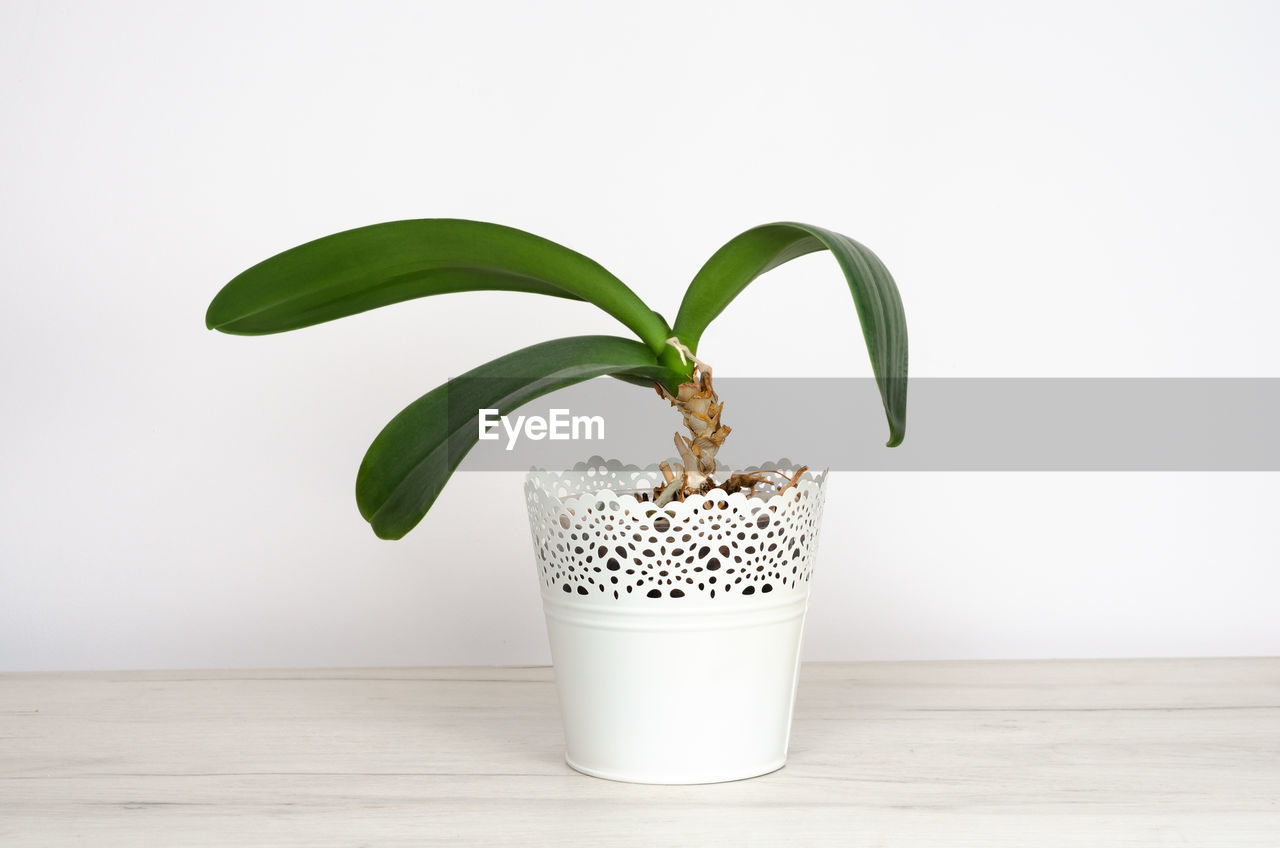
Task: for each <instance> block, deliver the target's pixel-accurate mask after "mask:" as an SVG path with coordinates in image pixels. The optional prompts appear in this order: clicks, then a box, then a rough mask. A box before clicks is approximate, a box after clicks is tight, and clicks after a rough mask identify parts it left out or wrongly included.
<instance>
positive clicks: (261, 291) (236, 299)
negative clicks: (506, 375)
mask: <svg viewBox="0 0 1280 848" xmlns="http://www.w3.org/2000/svg"><path fill="white" fill-rule="evenodd" d="M489 290H496V291H520V292H533V293H535V294H547V295H554V296H557V297H567V298H573V299H578V300H586V301H590V302H591V303H594V304H595V305H596V306H598V307H600V308H601V309H603V310H604V311H605V312H608V313H609V314H610V315H612V316H614V317H615V318H617V319H618V320H619V321H621V322H622V323H623V324H625V325H626V326H627V327H629V328H630V329H631V330H632V331H633V332H635V333H636V335H638V336H639V337H640V338H641V339H642V340H643V341H644V342H645V344H647V345H648V346H649V347H650V348H651V349H652V350H653V351H654V352H658V351H660V350H661V349H662V347H663V346H664V345H665V344H666V339H667V338H668V337H669V336H670V335H671V333H670V330H669V329H668V328H667V324H666V321H664V320H663V319H662V318H661V317H660V316H658V315H657V313H655V312H653V311H652V310H651V309H649V307H647V306H645V304H644V302H643V301H642V300H640V298H639V297H637V296H636V294H635V292H633V291H632V290H631V289H629V288H628V287H627V285H626V284H625V283H623V282H622V281H621V280H619V279H618V278H617V277H615V276H614V275H613V274H611V273H609V271H607V270H605V268H604V267H602V266H601V265H599V264H598V263H596V262H595V261H593V260H591V259H588V258H587V257H585V256H583V255H582V254H580V253H577V252H576V251H573V250H570V249H569V248H567V247H564V246H562V245H559V244H556V243H555V242H553V241H548V240H547V239H544V238H541V237H539V236H535V235H532V234H531V233H526V232H523V231H522V230H517V229H513V228H511V227H504V226H501V225H498V224H488V223H484V222H482V221H464V220H458V219H450V218H427V219H421V220H412V221H392V222H390V223H386V224H374V225H372V226H368V227H360V228H358V229H354V230H347V231H345V232H341V233H336V234H334V235H331V236H325V237H324V238H321V239H316V240H315V241H312V242H307V243H306V244H304V245H300V246H298V247H295V248H292V249H291V250H286V251H285V252H284V253H280V254H277V255H275V256H273V257H271V258H270V259H267V260H265V261H263V262H260V263H258V264H257V265H254V266H253V267H252V268H250V269H249V270H247V271H245V272H244V273H242V274H240V275H239V276H237V277H236V278H235V279H233V280H232V281H231V282H229V283H227V284H226V286H224V287H223V288H222V290H221V291H220V292H218V294H217V296H216V297H215V298H214V299H213V302H212V303H210V304H209V311H208V314H207V315H206V316H205V323H206V324H207V325H208V327H209V328H210V329H213V330H221V331H222V332H224V333H235V334H238V335H262V334H265V333H279V332H283V331H285V330H296V329H298V328H300V327H309V326H311V325H312V324H319V323H321V322H324V321H332V320H334V319H335V318H342V317H344V316H347V315H354V314H356V313H358V312H364V311H366V310H369V309H376V308H377V307H379V306H387V305H388V304H392V303H399V302H400V301H403V300H410V299H412V298H416V297H427V296H430V295H436V294H449V293H452V292H464V291H489Z"/></svg>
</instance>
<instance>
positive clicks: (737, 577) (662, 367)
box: [206, 219, 907, 783]
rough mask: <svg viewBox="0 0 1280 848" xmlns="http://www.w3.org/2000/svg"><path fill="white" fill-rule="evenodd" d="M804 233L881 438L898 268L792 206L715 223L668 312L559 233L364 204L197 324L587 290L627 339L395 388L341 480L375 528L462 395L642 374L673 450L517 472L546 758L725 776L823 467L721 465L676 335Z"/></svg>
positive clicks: (732, 773) (447, 465) (259, 327)
mask: <svg viewBox="0 0 1280 848" xmlns="http://www.w3.org/2000/svg"><path fill="white" fill-rule="evenodd" d="M819 250H829V251H831V252H832V253H833V254H834V256H835V259H836V261H837V263H838V264H839V267H840V269H841V271H842V272H843V273H844V277H845V280H846V282H847V283H848V285H849V290H850V292H851V293H852V295H853V300H854V304H855V306H856V308H857V315H858V319H859V322H860V324H861V327H862V332H863V336H864V338H865V340H866V343H867V350H868V353H869V354H870V357H871V366H872V370H873V372H874V374H875V378H876V382H877V385H878V388H879V391H880V395H881V399H882V401H883V404H884V410H885V414H886V417H887V419H888V424H889V441H888V445H889V446H890V447H893V446H895V445H897V444H899V443H900V442H901V441H902V438H903V433H904V428H905V418H906V396H907V331H906V323H905V318H904V315H903V309H902V301H901V298H900V296H899V294H898V290H897V286H896V285H895V284H894V282H893V278H892V277H891V276H890V275H889V272H888V271H887V270H886V269H885V267H884V265H883V264H882V263H881V262H880V260H879V259H878V258H877V257H876V256H875V255H874V254H873V253H872V252H871V251H870V250H868V249H867V248H865V247H863V246H862V245H860V244H858V243H857V242H855V241H853V240H852V239H850V238H848V237H846V236H843V235H840V234H838V233H834V232H831V231H829V230H824V229H821V228H818V227H813V226H808V225H804V224H795V223H775V224H766V225H764V226H761V227H756V228H754V229H751V230H748V231H746V232H744V233H742V234H741V235H739V236H737V237H735V238H734V239H732V240H731V241H729V242H728V243H726V244H725V245H724V246H723V247H721V248H720V249H719V250H718V251H716V253H715V254H714V255H713V256H712V257H711V258H710V259H709V260H708V261H707V262H706V264H705V265H703V267H702V269H701V270H700V271H699V272H698V273H697V275H696V276H695V277H694V279H693V281H692V282H691V283H690V285H689V287H688V289H687V291H686V292H685V295H684V299H683V301H682V303H681V305H680V309H679V312H678V313H677V315H676V319H675V322H674V323H673V324H668V323H667V321H666V320H665V319H664V318H663V317H662V316H661V315H660V314H659V313H657V312H655V311H653V310H652V309H650V308H649V307H648V306H646V305H645V304H644V302H643V301H641V300H640V298H639V297H637V296H636V294H635V293H634V292H633V291H632V290H631V289H630V288H628V287H627V286H626V284H624V283H623V282H622V281H621V280H619V279H618V278H617V277H615V276H614V275H613V274H611V273H609V272H608V271H607V270H605V269H604V268H603V267H602V266H600V265H599V264H597V263H596V262H594V261H592V260H591V259H588V258H587V257H585V256H583V255H581V254H579V253H576V252H575V251H572V250H570V249H569V248H566V247H563V246H561V245H559V244H556V243H554V242H551V241H548V240H546V239H543V238H540V237H538V236H535V235H532V234H530V233H526V232H522V231H520V230H517V229H512V228H510V227H504V226H500V225H497V224H490V223H483V222H479V221H467V220H457V219H423V220H410V221H395V222H390V223H384V224H375V225H373V226H368V227H361V228H358V229H354V230H348V231H346V232H341V233H337V234H335V235H331V236H327V237H325V238H321V239H318V240H316V241H312V242H308V243H307V244H304V245H301V246H299V247H295V248H293V249H291V250H287V251H285V252H283V253H280V254H278V255H276V256H273V257H271V258H270V259H267V260H265V261H263V262H261V263H259V264H258V265H255V266H253V267H252V268H250V269H248V270H247V271H245V272H244V273H242V274H240V275H239V276H237V277H236V278H235V279H233V280H232V281H231V282H229V283H227V285H226V286H225V287H223V289H222V290H221V291H220V292H219V293H218V294H217V296H216V297H215V298H214V299H213V302H212V303H211V304H210V306H209V310H208V314H207V316H206V324H207V326H208V327H209V328H211V329H216V330H221V331H222V332H226V333H233V334H240V335H259V334H266V333H277V332H282V331H285V330H294V329H298V328H301V327H307V326H310V325H313V324H318V323H321V322H324V321H330V320H333V319H335V318H341V317H344V316H347V315H352V314H355V313H358V312H364V311H366V310H369V309H374V308H377V307H380V306H386V305H388V304H392V303H397V302H399V301H403V300H409V299H411V298H417V297H426V296H429V295H437V294H447V293H451V292H462V291H476V290H502V291H517V292H527V293H533V294H542V295H550V296H554V297H563V298H570V299H576V300H585V301H589V302H591V303H593V304H595V305H596V306H598V307H600V308H601V309H603V310H604V311H606V312H608V313H609V314H610V315H612V316H614V317H615V318H617V319H618V320H619V321H621V322H622V323H623V324H624V325H626V327H627V328H628V329H629V330H631V331H632V332H633V333H634V334H635V336H636V337H637V339H628V338H621V337H614V336H577V337H571V338H564V339H556V340H553V341H547V342H542V343H540V344H535V345H532V346H530V347H527V348H524V349H523V350H520V351H516V352H515V353H511V354H508V355H506V356H503V357H499V358H498V359H495V360H493V361H492V362H488V363H486V364H484V365H481V366H480V367H478V368H475V369H473V370H471V371H469V372H467V373H465V374H463V375H462V376H461V377H458V378H455V379H453V380H451V381H449V382H448V383H446V384H445V385H444V386H440V387H438V388H436V389H433V390H432V391H430V392H428V393H427V394H425V395H423V396H422V397H420V398H418V399H417V400H416V401H414V402H413V403H411V404H410V405H409V406H407V407H406V408H405V409H404V410H403V411H401V412H400V413H399V414H398V415H397V416H395V418H393V419H392V420H391V421H390V422H389V423H388V424H387V425H386V427H384V428H383V430H382V432H381V433H379V434H378V436H377V437H376V438H375V439H374V440H373V443H372V444H371V445H370V447H369V449H368V451H367V453H366V454H365V457H364V461H363V462H362V463H361V465H360V470H359V472H358V474H357V477H356V501H357V504H358V506H359V508H360V512H361V514H362V515H363V516H364V518H365V519H366V520H367V521H368V522H369V523H370V524H371V525H372V527H373V530H374V532H375V533H376V534H377V535H378V536H380V537H381V538H384V539H398V538H400V537H402V536H404V535H405V534H406V533H408V532H409V530H411V529H412V528H413V527H414V526H415V525H416V524H417V523H418V522H419V521H420V520H421V519H422V517H423V516H424V515H426V513H427V511H428V510H430V508H431V506H432V504H433V503H434V502H435V500H436V498H437V497H438V496H439V494H440V492H441V490H442V489H443V488H444V485H445V483H446V482H447V481H448V479H449V477H450V475H451V474H452V473H453V471H454V470H455V469H456V468H457V467H458V464H459V463H460V462H461V461H462V459H463V457H464V456H465V455H466V454H467V452H468V451H469V450H470V449H471V448H472V447H473V446H474V445H475V444H476V442H477V441H478V439H479V435H480V431H481V426H480V423H481V420H482V415H484V414H487V413H490V412H492V411H493V410H497V412H498V414H500V415H507V414H509V413H511V412H513V411H514V410H516V409H518V408H519V407H520V406H522V405H523V404H525V403H527V402H529V401H531V400H533V399H534V398H537V397H540V396H542V395H545V394H547V393H549V392H552V391H555V390H556V389H560V388H563V387H565V386H569V385H572V384H575V383H579V382H582V381H584V380H589V379H592V378H596V377H602V376H610V377H615V378H618V379H621V380H624V381H627V382H629V383H634V384H637V385H640V386H643V387H646V388H648V389H649V390H651V391H652V390H653V389H655V388H656V390H657V394H658V395H659V396H660V398H661V399H662V401H663V402H666V403H669V404H671V405H672V406H673V407H675V408H676V410H677V411H678V412H679V414H680V416H681V418H682V419H683V423H684V425H685V427H686V428H687V430H688V432H687V434H683V435H682V434H680V433H677V434H676V437H675V447H676V452H677V454H678V456H677V457H675V458H673V459H672V460H670V461H664V462H661V463H658V464H656V465H652V466H649V467H647V468H638V467H635V466H623V465H621V464H619V463H617V462H605V461H603V460H599V459H593V460H592V461H591V462H588V463H584V464H581V465H580V466H579V467H577V468H576V469H574V470H572V471H568V472H565V471H540V470H536V469H535V470H534V471H531V472H530V473H529V475H528V477H527V478H526V485H525V492H526V499H527V502H528V506H529V517H530V527H531V530H532V535H533V542H534V552H535V559H536V562H537V566H538V573H539V578H540V583H541V587H542V596H543V602H544V608H545V612H546V616H547V629H548V634H549V636H550V640H551V648H552V658H553V663H554V666H555V674H556V682H557V688H558V691H559V694H560V699H561V709H562V713H563V716H564V720H565V735H566V743H567V746H566V747H567V753H566V759H567V760H568V762H569V764H570V765H572V766H573V767H574V768H577V769H578V770H580V771H583V772H586V773H589V774H595V775H598V776H602V777H609V778H615V779H621V780H632V781H640V782H654V783H701V782H712V781H719V780H733V779H738V778H743V777H751V776H755V775H758V774H763V773H765V772H768V771H772V770H774V769H776V768H779V767H781V766H782V765H783V763H784V761H785V758H786V750H787V743H788V736H789V732H790V721H791V709H792V705H793V704H794V699H795V684H796V676H797V672H798V668H799V651H800V639H801V633H802V629H803V621H804V613H805V610H806V608H807V602H808V597H809V585H810V575H811V571H812V565H813V559H814V554H815V551H816V543H817V535H818V528H819V524H820V520H821V513H822V504H823V496H824V493H825V486H826V474H825V473H822V474H814V473H811V472H809V471H808V470H807V469H806V468H804V467H803V466H802V467H799V468H796V467H779V466H777V465H773V466H769V465H764V466H761V467H759V468H754V469H746V470H743V471H740V472H738V473H734V474H721V473H720V472H721V471H722V469H720V468H719V466H718V463H717V459H716V455H717V452H718V450H719V448H720V446H721V445H722V444H723V443H724V440H725V438H726V437H727V436H728V435H729V432H730V428H729V427H728V426H727V425H725V424H723V423H722V421H721V413H722V409H723V405H722V403H721V401H720V399H719V397H718V395H717V394H716V391H715V388H714V386H713V383H712V371H711V368H710V367H709V366H708V365H707V364H706V363H705V362H704V361H703V360H702V359H701V358H700V357H699V356H698V343H699V341H700V339H701V337H702V333H703V331H704V330H705V329H706V327H707V325H708V324H709V323H710V322H711V321H712V320H713V319H714V318H715V317H716V316H717V315H719V314H720V312H721V311H722V310H723V309H724V308H725V306H727V305H728V304H729V302H730V301H732V300H733V298H734V297H736V296H737V294H738V293H739V292H740V291H742V289H743V288H744V287H745V286H746V285H747V284H748V283H750V282H751V281H752V280H754V279H755V278H756V277H758V276H759V275H760V274H763V273H764V272H766V271H768V270H770V269H772V268H776V267H777V266H779V265H781V264H783V263H785V262H788V261H790V260H792V259H795V258H797V257H799V256H802V255H805V254H808V253H812V252H815V251H819Z"/></svg>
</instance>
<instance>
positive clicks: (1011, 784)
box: [0, 659, 1280, 848]
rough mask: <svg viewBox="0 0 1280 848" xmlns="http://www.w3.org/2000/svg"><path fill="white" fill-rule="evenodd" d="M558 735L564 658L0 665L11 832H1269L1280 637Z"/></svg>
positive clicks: (1005, 666) (585, 841) (615, 836)
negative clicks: (706, 740)
mask: <svg viewBox="0 0 1280 848" xmlns="http://www.w3.org/2000/svg"><path fill="white" fill-rule="evenodd" d="M672 720H673V721H695V722H696V721H713V720H714V717H710V716H673V717H672ZM561 757H562V749H561V730H560V725H559V716H558V713H557V709H556V699H555V690H554V687H553V685H552V683H551V672H550V670H548V669H541V668H538V669H512V668H496V669H495V668H474V669H363V670H318V671H317V670H311V671H234V672H211V671H190V672H119V673H71V674H8V675H0V845H4V846H19V845H40V846H57V845H72V844H75V845H95V846H111V845H130V846H135V845H164V846H187V845H192V846H195V845H209V846H212V845H217V846H226V845H272V846H288V845H307V846H330V845H344V846H345V845H351V846H355V845H506V844H510V845H535V846H536V845H592V846H630V845H635V846H640V845H644V846H655V845H656V846H661V845H679V846H697V845H728V846H743V845H746V846H755V845H760V846H782V845H841V846H847V845H856V846H880V845H885V846H888V845H902V846H912V848H924V846H933V845H959V846H968V845H972V846H1003V845H1017V846H1027V847H1028V848H1030V846H1036V847H1037V848H1041V847H1042V846H1086V845H1087V846H1184V845H1197V846H1200V845H1202V846H1266V847H1267V848H1275V846H1278V845H1280V660H1275V659H1234V660H1178V661H1174V660H1144V661H1056V662H992V663H869V664H835V665H816V666H807V667H806V668H805V670H804V675H803V677H802V682H801V689H800V698H799V703H798V705H797V710H796V718H795V728H794V732H793V735H792V752H791V759H790V762H789V764H788V765H787V767H786V768H784V769H783V770H781V771H779V772H776V773H774V774H772V775H768V776H765V777H762V778H757V779H754V780H748V781H741V782H738V783H730V784H719V785H710V786H691V787H662V786H637V785H630V784H621V783H611V782H608V781H603V780H597V779H594V778H589V777H584V776H582V775H579V774H577V773H575V772H573V771H571V770H570V769H569V768H568V767H567V766H565V765H564V763H563V760H562V759H561Z"/></svg>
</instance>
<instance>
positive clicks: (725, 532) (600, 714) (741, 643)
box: [525, 459, 826, 783]
mask: <svg viewBox="0 0 1280 848" xmlns="http://www.w3.org/2000/svg"><path fill="white" fill-rule="evenodd" d="M770 467H778V468H781V469H782V470H784V471H789V470H790V469H788V468H787V466H786V465H785V464H782V465H779V466H770ZM661 480H662V477H661V474H660V473H659V471H658V470H657V466H653V467H650V468H647V469H639V468H636V467H634V466H630V467H624V466H622V465H620V464H618V463H616V462H610V463H606V462H605V461H604V460H599V459H593V460H591V461H590V462H588V463H583V464H580V465H579V466H578V467H576V468H575V469H574V470H573V471H569V472H548V471H541V470H537V469H535V470H534V471H531V472H529V475H528V477H527V479H526V483H525V495H526V499H527V501H528V505H529V523H530V527H531V529H532V531H533V544H534V551H535V559H536V561H537V566H538V575H539V578H540V582H541V586H542V599H543V606H544V610H545V612H546V617H547V633H548V636H549V637H550V641H551V655H552V660H553V662H554V664H555V676H556V687H557V690H558V692H559V696H560V707H561V712H562V715H563V718H564V728H565V742H566V754H565V759H566V761H567V762H568V764H569V765H570V766H572V767H573V768H575V769H577V770H578V771H581V772H584V773H586V774H590V775H595V776H597V777H605V778H609V779H612V780H626V781H632V782H636V783H713V782H718V781H725V780H738V779H741V778H746V777H754V776H756V775H760V774H765V773H767V772H771V771H774V770H775V769H778V768H781V767H782V766H783V764H784V763H785V762H786V758H787V744H788V740H789V737H790V732H791V710H792V707H793V705H794V703H795V691H796V679H797V673H798V671H799V660H800V643H801V635H802V632H803V628H804V617H805V611H806V609H807V606H808V600H809V586H810V578H811V576H812V568H813V562H814V556H815V554H816V551H817V537H818V530H819V525H820V522H821V519H822V504H823V498H824V495H825V492H826V473H825V472H824V473H823V474H821V475H811V474H806V475H805V476H804V477H803V478H802V479H801V481H800V482H799V484H798V485H797V486H794V487H792V488H790V489H788V490H787V491H786V492H783V493H781V494H778V493H777V492H776V490H772V489H771V490H769V492H767V493H762V494H761V495H756V496H753V497H747V496H746V495H743V494H741V493H738V494H733V495H726V494H725V493H724V492H723V491H721V490H718V489H717V490H713V491H712V492H711V493H709V494H707V495H706V496H704V497H701V498H696V499H690V500H689V501H687V502H685V503H671V504H667V505H665V506H663V507H657V506H654V505H653V504H652V503H647V502H641V501H639V500H637V499H636V497H634V496H633V494H625V493H628V492H630V493H635V492H640V491H646V490H652V488H653V487H654V486H656V485H658V483H659V482H660V481H661Z"/></svg>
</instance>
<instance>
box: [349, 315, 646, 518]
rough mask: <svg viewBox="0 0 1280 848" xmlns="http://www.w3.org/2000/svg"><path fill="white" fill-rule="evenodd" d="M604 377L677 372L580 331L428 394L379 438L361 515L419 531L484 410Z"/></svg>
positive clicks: (365, 476) (363, 467) (474, 436)
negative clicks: (421, 522) (416, 527)
mask: <svg viewBox="0 0 1280 848" xmlns="http://www.w3.org/2000/svg"><path fill="white" fill-rule="evenodd" d="M604 375H614V376H625V377H629V378H632V379H634V380H647V381H650V382H651V381H653V380H656V379H661V378H664V377H669V376H670V375H669V374H667V372H666V370H665V369H664V368H663V367H662V366H661V365H659V364H658V360H657V358H656V357H655V355H654V353H653V352H652V351H651V350H649V349H648V348H647V347H645V346H644V345H642V344H640V343H639V342H636V341H633V340H631V339H622V338H617V337H614V336H574V337H571V338H566V339H557V340H555V341H549V342H543V343H541V344H536V345H532V346H531V347H526V348H524V349H523V350H518V351H516V352H515V353H509V354H507V355H506V356H503V357H499V358H498V359H495V360H493V361H492V362H488V363H485V364H484V365H481V366H480V367H479V368H476V369H474V370H472V371H468V372H467V373H466V374H463V375H462V376H461V377H458V378H456V379H453V380H450V381H449V382H448V383H446V384H445V385H443V386H439V387H437V388H435V389H432V390H431V391H430V392H427V393H426V394H425V395H423V396H422V397H420V398H418V399H417V400H416V401H414V402H413V403H411V404H409V406H407V407H406V408H405V409H404V411H402V412H401V413H400V414H399V415H397V416H396V417H395V418H393V419H392V420H391V422H390V423H388V424H387V426H386V427H384V428H383V429H382V432H381V433H379V434H378V437H377V438H376V439H374V440H373V444H372V445H370V446H369V450H368V452H367V453H366V454H365V457H364V462H362V463H361V464H360V472H359V474H358V475H357V476H356V502H357V504H358V505H359V507H360V514H361V515H363V516H364V517H365V519H366V520H367V521H368V522H369V523H370V524H372V525H373V531H374V532H375V533H376V534H378V536H380V537H381V538H383V539H399V538H400V537H402V536H404V534H406V533H408V532H409V531H410V530H412V529H413V528H414V527H415V526H416V525H417V524H418V522H419V521H421V520H422V517H423V516H424V515H426V514H427V510H429V509H430V508H431V505H432V504H433V503H435V500H436V498H437V497H438V496H439V494H440V491H441V489H443V488H444V485H445V483H446V482H448V480H449V476H450V475H451V474H453V471H454V469H456V468H457V467H458V464H459V463H460V462H461V461H462V458H463V457H464V456H466V454H467V452H468V451H470V450H471V448H472V447H474V446H475V444H476V442H477V441H478V434H479V410H481V409H497V410H498V411H499V414H501V415H507V414H509V413H510V412H512V411H514V410H516V409H518V408H519V407H520V406H522V405H523V404H525V403H528V402H529V401H531V400H533V399H534V398H537V397H541V396H542V395H545V394H547V393H548V392H552V391H555V390H556V389H560V388H563V387H565V386H571V385H573V384H574V383H580V382H582V381H583V380H590V379H591V378H593V377H600V376H604Z"/></svg>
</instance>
